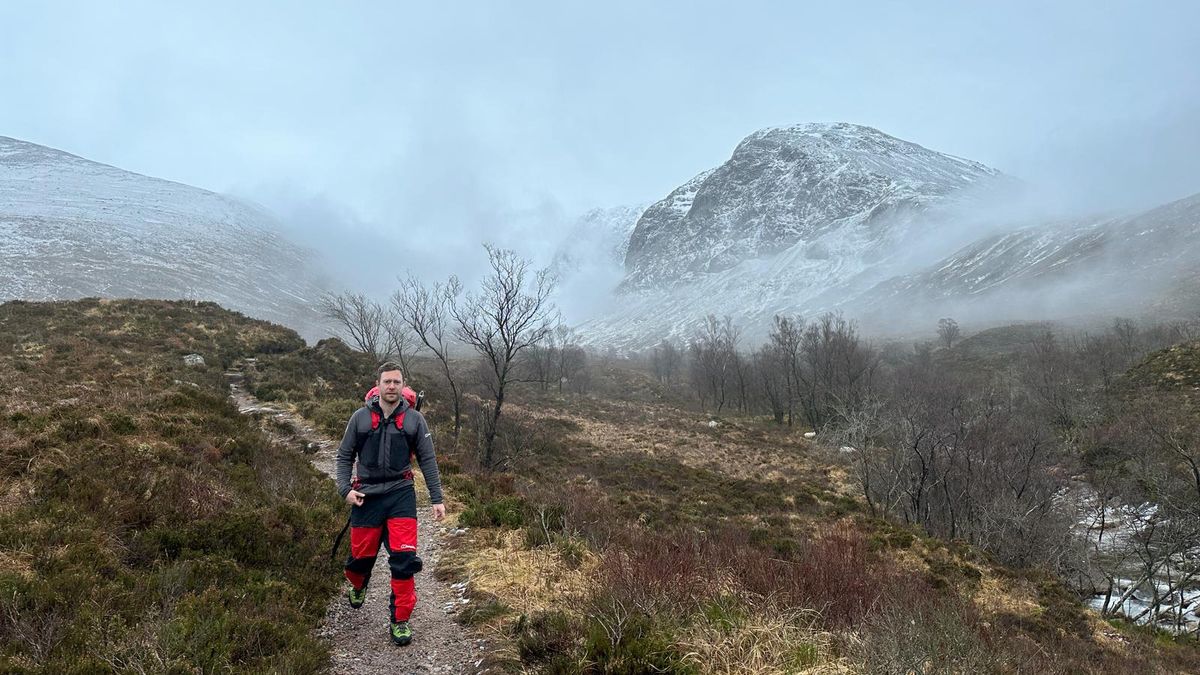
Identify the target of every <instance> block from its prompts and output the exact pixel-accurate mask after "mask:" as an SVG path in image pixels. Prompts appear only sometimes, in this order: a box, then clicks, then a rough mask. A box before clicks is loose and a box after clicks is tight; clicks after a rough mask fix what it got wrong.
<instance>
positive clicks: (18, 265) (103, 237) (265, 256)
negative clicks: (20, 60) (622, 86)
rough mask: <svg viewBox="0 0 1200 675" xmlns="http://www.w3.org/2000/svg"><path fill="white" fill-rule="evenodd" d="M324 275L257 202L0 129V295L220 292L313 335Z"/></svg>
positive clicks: (242, 307) (250, 310)
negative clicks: (21, 138)
mask: <svg viewBox="0 0 1200 675" xmlns="http://www.w3.org/2000/svg"><path fill="white" fill-rule="evenodd" d="M322 285H323V283H322V276H321V274H320V273H318V272H317V271H316V270H315V260H314V256H313V254H311V253H310V252H309V251H307V250H304V249H302V248H300V247H297V246H296V245H294V244H292V243H291V242H289V241H288V240H287V239H285V238H284V237H283V236H281V235H280V234H279V226H278V223H277V222H276V221H275V220H274V218H273V217H272V216H270V215H269V214H268V213H266V212H265V211H263V210H262V209H260V208H257V207H255V206H252V205H250V204H247V203H244V202H241V201H237V200H234V199H231V198H229V197H224V196H222V195H219V194H216V193H213V192H209V191H207V190H202V189H199V188H195V187H191V186H188V185H183V184H180V183H173V182H170V181H166V180H161V179H158V178H151V177H147V176H143V175H140V174H136V173H131V172H129V171H124V170H121V169H118V168H115V167H112V166H108V165H105V164H100V163H98V162H93V161H90V160H87V159H83V158H81V157H77V156H75V155H72V154H69V153H66V152H62V151H59V150H54V149H52V148H47V147H44V146H41V145H36V144H33V143H28V142H24V141H19V140H16V139H12V138H7V137H2V136H0V300H6V299H14V298H21V299H26V300H52V299H71V298H79V297H88V296H101V297H143V298H167V299H173V298H187V299H193V298H194V299H203V300H213V301H215V302H218V303H220V304H222V305H225V306H227V307H230V308H232V309H236V310H239V311H241V312H244V313H246V314H248V315H251V316H255V317H260V318H264V319H269V320H272V321H276V322H278V323H282V324H285V325H288V326H291V327H293V328H296V329H298V330H300V331H301V332H302V333H307V334H308V335H310V336H311V335H315V334H316V333H314V332H313V329H314V328H315V327H316V326H318V325H319V324H320V322H321V320H320V317H319V315H318V314H317V312H316V311H315V309H314V304H315V301H316V299H317V298H318V297H319V295H320V293H321V291H322Z"/></svg>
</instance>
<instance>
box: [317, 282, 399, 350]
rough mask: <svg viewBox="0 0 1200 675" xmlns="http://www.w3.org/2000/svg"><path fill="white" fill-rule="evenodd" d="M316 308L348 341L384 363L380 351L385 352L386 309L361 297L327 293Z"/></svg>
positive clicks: (357, 294) (349, 293)
mask: <svg viewBox="0 0 1200 675" xmlns="http://www.w3.org/2000/svg"><path fill="white" fill-rule="evenodd" d="M317 307H318V309H319V310H320V312H321V314H322V315H324V316H325V318H327V319H329V320H331V321H333V322H334V323H335V324H336V325H337V327H338V331H339V332H340V333H341V334H342V337H343V339H344V340H345V341H347V342H349V343H350V345H351V346H353V347H354V348H355V349H358V350H359V351H360V352H363V353H364V354H368V355H370V356H371V358H372V359H374V360H375V361H379V360H381V357H382V353H381V348H382V349H386V348H387V347H386V344H385V333H386V324H387V317H386V315H385V312H384V310H383V306H382V305H380V304H379V303H378V302H375V301H374V300H370V299H368V298H367V296H366V295H364V294H362V293H351V292H349V291H347V292H345V293H327V294H325V295H323V296H321V299H320V300H319V301H318V303H317Z"/></svg>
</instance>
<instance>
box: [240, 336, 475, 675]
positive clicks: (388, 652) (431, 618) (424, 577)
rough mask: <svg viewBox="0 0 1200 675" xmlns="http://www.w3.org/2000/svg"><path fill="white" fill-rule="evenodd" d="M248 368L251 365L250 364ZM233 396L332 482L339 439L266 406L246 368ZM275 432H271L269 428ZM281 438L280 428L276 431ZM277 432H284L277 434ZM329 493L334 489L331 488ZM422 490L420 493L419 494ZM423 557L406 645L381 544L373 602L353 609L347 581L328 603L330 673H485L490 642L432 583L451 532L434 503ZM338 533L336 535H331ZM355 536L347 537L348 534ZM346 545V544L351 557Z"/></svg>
mask: <svg viewBox="0 0 1200 675" xmlns="http://www.w3.org/2000/svg"><path fill="white" fill-rule="evenodd" d="M247 361H248V363H247V366H249V367H253V362H252V360H249V359H248V360H247ZM226 376H227V377H228V379H229V387H230V391H231V394H230V395H231V397H232V398H233V400H234V402H235V403H236V404H237V406H238V410H239V411H241V412H242V413H244V414H252V413H256V412H257V413H260V414H262V415H263V416H269V417H274V418H275V419H277V420H279V421H281V422H287V423H289V424H290V425H291V426H292V427H293V428H294V429H295V431H296V436H295V437H294V440H301V441H304V442H307V443H309V449H310V450H315V452H314V453H313V455H312V462H313V465H314V466H316V467H317V468H318V469H320V470H321V471H322V472H324V473H325V474H327V475H329V476H330V478H332V477H333V468H334V459H335V456H336V452H337V441H334V440H332V439H329V438H323V437H322V436H321V435H320V433H319V432H317V431H316V430H315V429H313V426H312V424H310V423H309V422H308V421H307V420H305V419H303V418H302V417H300V416H298V415H295V414H293V413H291V412H288V411H286V410H281V409H278V408H273V407H271V406H269V405H266V404H263V403H261V402H260V401H259V400H258V399H256V398H254V397H253V396H251V395H250V393H249V392H247V391H246V390H245V387H244V386H243V381H244V379H243V375H242V373H241V371H237V370H234V371H230V372H228V373H226ZM269 431H270V430H269ZM270 432H271V433H275V432H274V431H270ZM276 435H278V434H276ZM330 489H331V490H332V489H333V486H332V484H331V485H330ZM418 492H419V491H418ZM417 521H418V531H417V553H418V555H420V556H421V560H422V561H424V564H425V567H424V570H423V571H422V572H420V573H419V574H417V575H416V586H417V606H416V609H415V610H414V611H413V615H412V620H411V621H412V623H411V625H412V629H413V641H412V644H410V645H408V646H406V647H398V646H396V645H394V644H392V641H391V638H390V637H389V635H388V594H389V592H390V589H389V587H388V580H389V579H390V578H391V572H390V571H389V570H388V564H387V551H386V550H384V549H383V548H382V547H381V548H380V551H379V558H378V559H377V560H376V562H375V570H374V572H372V574H371V583H370V585H369V586H368V587H367V601H366V603H365V604H364V605H363V606H362V607H361V608H359V609H353V608H351V607H350V605H349V604H348V603H347V601H346V595H345V593H346V589H347V588H349V584H343V587H342V588H341V589H340V590H339V591H338V595H337V596H336V597H334V598H333V599H331V600H330V602H329V610H328V611H327V612H326V614H325V620H324V621H323V622H322V624H321V626H320V628H318V629H317V634H318V635H319V636H320V637H321V638H322V639H324V640H327V641H328V642H329V643H330V645H329V647H330V652H331V654H332V655H333V663H332V667H331V672H333V673H339V674H340V673H355V674H358V675H375V674H377V673H482V672H486V670H485V667H484V663H485V661H486V659H485V655H486V654H487V653H488V648H489V645H488V641H487V640H486V639H484V638H482V637H480V636H475V635H472V634H470V633H469V632H468V631H467V630H465V629H464V628H463V627H462V626H461V625H459V624H458V623H456V622H455V620H454V617H455V615H456V614H457V613H458V610H459V608H460V607H461V606H462V605H463V604H465V603H464V600H463V590H462V589H461V588H456V587H455V586H457V584H456V585H455V586H447V585H445V584H443V583H441V582H439V581H438V580H437V579H435V578H434V570H436V569H437V565H438V561H439V560H440V559H441V546H442V541H443V540H444V538H445V537H447V536H452V533H449V532H447V530H446V528H445V527H442V526H440V525H439V524H437V523H435V522H434V520H433V512H432V509H430V507H429V506H420V507H418V508H417ZM333 534H335V533H330V535H331V536H332V535H333ZM346 538H347V539H348V538H349V533H347V534H346ZM346 546H347V544H346V541H345V540H343V541H342V549H343V551H342V554H343V555H344V554H345V549H346Z"/></svg>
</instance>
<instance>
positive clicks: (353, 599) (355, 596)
mask: <svg viewBox="0 0 1200 675" xmlns="http://www.w3.org/2000/svg"><path fill="white" fill-rule="evenodd" d="M346 597H348V598H350V606H351V607H353V608H354V609H358V608H359V607H362V606H363V603H364V602H366V601H367V589H366V587H365V586H364V587H363V588H362V590H355V589H353V588H351V589H350V592H349V593H347V594H346Z"/></svg>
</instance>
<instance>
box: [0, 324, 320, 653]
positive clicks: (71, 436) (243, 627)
mask: <svg viewBox="0 0 1200 675" xmlns="http://www.w3.org/2000/svg"><path fill="white" fill-rule="evenodd" d="M302 347H303V341H302V340H300V338H299V337H298V336H297V335H296V334H295V333H294V332H293V331H291V330H289V329H284V328H281V327H279V326H275V325H272V324H269V323H266V322H262V321H255V320H251V319H248V318H246V317H244V316H242V315H240V314H237V313H234V312H230V311H227V310H224V309H222V308H220V307H218V306H216V305H214V304H212V303H193V302H164V301H132V300H128V301H126V300H122V301H107V300H80V301H76V302H56V303H27V302H19V301H17V302H9V303H6V304H3V305H0V472H3V480H2V482H0V485H2V486H3V488H2V494H0V561H2V562H0V671H3V672H29V673H56V674H57V673H74V672H79V673H83V672H87V673H93V672H123V673H125V672H128V673H139V672H143V673H148V672H153V673H159V672H172V673H174V672H178V673H192V672H227V671H237V672H314V671H318V670H321V669H322V668H324V667H325V664H326V662H327V660H328V653H327V648H326V647H325V646H324V645H323V644H321V643H320V642H319V641H318V640H317V638H316V637H315V636H314V633H313V630H312V629H313V627H314V626H315V625H316V624H317V623H318V622H319V621H320V619H321V617H322V616H323V615H324V611H325V601H326V599H327V598H328V597H330V595H331V593H332V591H333V588H334V584H335V583H336V581H337V577H336V570H335V569H334V567H333V566H331V564H330V563H329V562H328V559H327V557H326V556H327V549H326V547H327V541H328V533H329V532H331V531H336V528H337V526H338V525H339V524H340V521H339V519H340V518H341V517H342V516H343V513H342V511H341V509H340V508H339V504H338V502H337V499H336V495H335V494H333V493H332V492H331V490H329V488H328V484H327V481H326V479H324V478H323V477H321V476H319V475H318V474H317V473H316V472H315V471H314V470H313V469H312V467H311V465H310V464H309V462H308V460H307V458H305V457H304V456H303V455H302V454H300V453H298V452H296V451H295V449H294V448H284V447H280V446H278V445H275V444H273V443H271V442H270V441H269V439H268V437H267V436H266V435H265V434H264V433H263V432H262V430H261V429H260V428H259V425H258V422H257V421H256V420H254V419H251V418H248V417H246V416H243V415H241V414H239V413H238V410H237V409H236V408H235V407H234V406H233V405H232V404H231V403H230V401H229V399H228V389H227V384H226V381H225V377H224V374H223V373H224V370H225V368H226V367H228V366H229V365H230V364H231V363H233V362H234V360H236V359H239V358H243V357H254V356H260V357H261V356H263V355H266V354H273V353H274V354H278V353H288V352H294V351H296V350H299V349H301V348H302ZM188 354H198V355H200V356H201V357H202V358H203V360H204V362H203V364H198V365H192V366H189V365H186V364H185V363H184V360H183V357H184V356H185V355H188Z"/></svg>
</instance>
